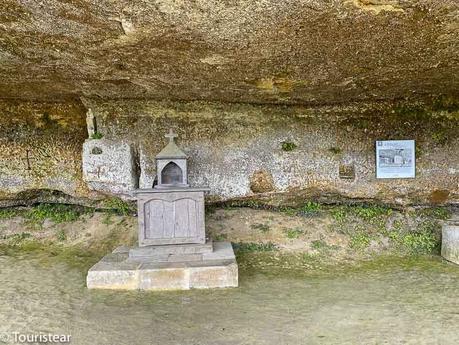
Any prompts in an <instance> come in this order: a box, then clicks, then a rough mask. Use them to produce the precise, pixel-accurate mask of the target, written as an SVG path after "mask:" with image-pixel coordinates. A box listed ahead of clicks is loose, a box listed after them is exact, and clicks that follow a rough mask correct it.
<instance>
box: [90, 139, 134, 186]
mask: <svg viewBox="0 0 459 345" xmlns="http://www.w3.org/2000/svg"><path fill="white" fill-rule="evenodd" d="M83 179H84V181H85V182H86V183H87V184H88V186H89V188H90V189H92V190H95V191H102V192H110V193H113V194H124V195H129V193H130V191H132V190H133V189H135V188H137V186H138V178H137V172H136V167H135V162H134V150H133V148H132V147H131V146H130V145H129V144H128V143H125V142H118V141H112V140H106V139H88V140H86V141H85V142H84V144H83Z"/></svg>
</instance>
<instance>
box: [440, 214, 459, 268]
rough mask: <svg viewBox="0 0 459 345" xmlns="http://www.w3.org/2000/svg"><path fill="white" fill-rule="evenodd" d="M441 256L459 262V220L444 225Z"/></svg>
mask: <svg viewBox="0 0 459 345" xmlns="http://www.w3.org/2000/svg"><path fill="white" fill-rule="evenodd" d="M441 256H443V257H444V258H445V259H446V260H448V261H451V262H454V263H456V264H459V220H452V221H449V222H446V223H445V224H444V225H443V228H442V243H441Z"/></svg>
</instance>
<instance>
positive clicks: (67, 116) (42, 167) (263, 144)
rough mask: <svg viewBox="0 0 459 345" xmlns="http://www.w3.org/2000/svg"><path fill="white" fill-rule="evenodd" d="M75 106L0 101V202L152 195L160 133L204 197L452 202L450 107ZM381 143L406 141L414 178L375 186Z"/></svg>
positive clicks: (457, 181) (456, 163)
mask: <svg viewBox="0 0 459 345" xmlns="http://www.w3.org/2000/svg"><path fill="white" fill-rule="evenodd" d="M83 103H84V105H83ZM83 103H81V102H75V103H33V102H27V103H24V102H13V101H9V102H6V101H3V102H1V103H0V128H1V132H0V199H1V204H3V205H11V204H15V203H16V204H17V203H24V202H27V201H29V202H31V201H34V200H43V198H45V200H46V198H48V200H54V201H59V200H60V201H66V200H67V201H69V200H70V201H72V202H81V203H88V202H90V201H91V200H94V199H100V198H103V197H106V196H113V195H118V196H123V197H128V196H129V192H130V190H132V189H133V188H136V187H137V186H140V187H147V188H148V187H151V186H152V184H153V181H154V178H155V173H156V172H155V166H154V157H155V155H156V154H157V153H158V152H159V151H160V150H161V149H162V148H163V146H164V145H165V143H166V140H167V139H166V138H164V134H165V133H166V132H167V131H168V130H169V128H173V129H174V130H175V131H177V132H178V134H179V140H178V143H179V145H180V146H181V147H182V148H183V149H184V150H185V152H187V153H188V154H189V156H190V162H189V173H190V183H191V184H192V185H194V186H209V187H210V188H211V193H210V196H209V198H208V200H209V201H219V200H221V201H224V200H229V199H241V198H248V199H251V200H263V201H265V202H268V203H272V204H286V203H295V202H300V201H303V200H304V199H305V198H314V199H319V200H322V201H326V202H339V201H343V200H351V201H381V202H388V203H395V204H438V203H440V204H442V203H448V204H454V203H458V202H459V155H458V153H459V152H458V151H459V145H458V144H459V120H458V119H459V118H458V113H457V105H456V103H454V102H453V103H451V102H450V103H444V102H443V103H441V104H434V105H424V104H418V105H413V104H396V105H388V104H374V103H373V104H366V105H365V104H358V105H357V104H356V105H349V106H346V107H344V106H340V107H321V108H305V107H291V106H289V107H287V106H266V105H265V106H261V105H245V104H222V103H205V102H190V103H181V102H155V101H140V100H131V101H127V100H123V101H113V100H112V101H101V100H96V99H85V100H84V102H83ZM89 109H90V111H88V110H89ZM87 114H89V115H90V117H91V116H93V117H94V118H95V120H96V127H97V131H96V133H97V135H96V136H94V137H96V138H98V137H101V136H102V138H101V139H88V132H87V122H86V120H85V118H86V115H87ZM89 129H90V130H93V129H92V128H91V126H90V128H89ZM380 139H415V140H416V156H417V160H416V164H417V176H416V178H415V179H400V180H377V179H376V178H375V140H380ZM37 198H38V199H37ZM40 198H41V199H40Z"/></svg>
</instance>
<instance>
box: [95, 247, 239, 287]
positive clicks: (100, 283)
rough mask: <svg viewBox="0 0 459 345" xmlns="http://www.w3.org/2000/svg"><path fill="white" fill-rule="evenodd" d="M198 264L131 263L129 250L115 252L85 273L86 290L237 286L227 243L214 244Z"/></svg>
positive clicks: (121, 249) (236, 269) (140, 261)
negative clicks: (86, 274) (211, 250)
mask: <svg viewBox="0 0 459 345" xmlns="http://www.w3.org/2000/svg"><path fill="white" fill-rule="evenodd" d="M200 255H202V259H201V260H195V261H192V260H191V261H182V262H160V261H154V260H149V261H144V260H143V259H142V260H133V259H132V258H129V249H128V248H125V247H123V248H117V249H116V250H115V251H114V252H113V253H111V254H108V255H106V256H105V257H103V258H102V260H100V261H99V262H98V263H97V264H95V265H94V266H93V267H92V268H91V269H90V270H89V272H88V276H87V278H86V283H87V287H88V288H89V289H117V290H188V289H193V288H194V289H209V288H223V287H237V286H238V267H237V263H236V258H235V256H234V251H233V248H232V246H231V243H229V242H216V243H214V251H213V252H211V253H203V254H200Z"/></svg>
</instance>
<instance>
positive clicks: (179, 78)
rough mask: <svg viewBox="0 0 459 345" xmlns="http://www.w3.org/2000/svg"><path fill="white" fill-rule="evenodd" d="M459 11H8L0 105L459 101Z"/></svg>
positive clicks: (2, 18)
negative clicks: (88, 100)
mask: <svg viewBox="0 0 459 345" xmlns="http://www.w3.org/2000/svg"><path fill="white" fill-rule="evenodd" d="M458 11H459V3H458V2H457V1H456V0H416V1H407V0H305V1H276V0H267V1H265V0H256V1H253V0H237V1H208V0H199V1H194V2H186V1H164V0H158V1H146V0H135V1H127V0H123V1H107V0H103V1H99V0H86V1H84V0H66V1H57V0H50V1H46V2H39V1H28V0H3V1H2V13H1V14H0V97H13V98H18V97H19V98H26V99H30V98H33V99H38V98H46V99H53V100H55V99H59V98H69V97H78V96H82V95H84V96H90V97H105V98H152V99H176V100H178V99H181V100H197V99H199V100H213V101H229V102H251V103H252V102H256V103H316V104H324V103H326V104H330V103H339V102H349V101H356V100H381V99H397V98H406V97H408V98H414V99H415V98H422V97H424V96H427V95H432V94H439V93H442V94H443V93H447V94H455V95H457V90H458V85H459V79H458V78H459V62H458V61H459V60H458V59H457V56H458V53H459V45H458V42H459V19H458V16H459V14H458Z"/></svg>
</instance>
